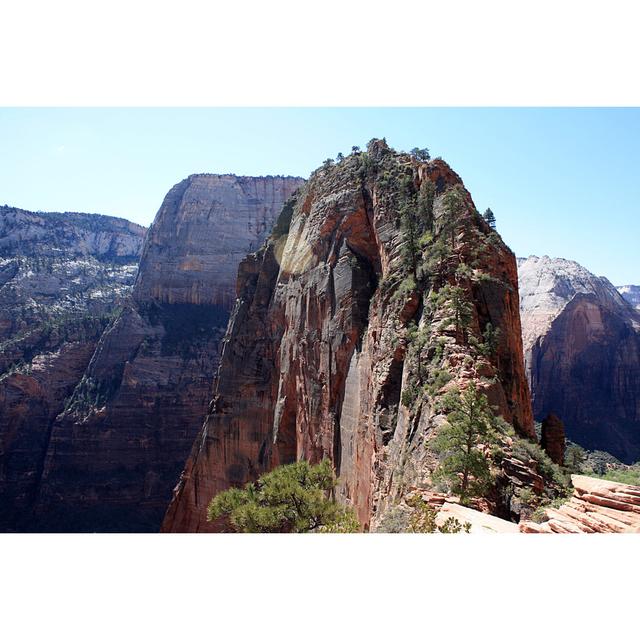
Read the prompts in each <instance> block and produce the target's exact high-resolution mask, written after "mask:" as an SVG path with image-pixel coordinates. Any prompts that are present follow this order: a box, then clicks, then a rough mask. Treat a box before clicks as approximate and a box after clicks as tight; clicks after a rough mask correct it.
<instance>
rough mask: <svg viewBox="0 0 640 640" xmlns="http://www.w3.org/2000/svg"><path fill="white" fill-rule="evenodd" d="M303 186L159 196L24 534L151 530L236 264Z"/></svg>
mask: <svg viewBox="0 0 640 640" xmlns="http://www.w3.org/2000/svg"><path fill="white" fill-rule="evenodd" d="M303 182H304V181H303V180H301V179H299V178H287V177H264V178H248V177H237V176H232V175H209V174H203V175H193V176H190V177H189V178H187V179H186V180H183V181H182V182H180V183H179V184H177V185H176V186H175V187H173V189H171V191H169V193H168V194H167V196H166V198H165V199H164V202H163V204H162V206H161V207H160V210H159V211H158V214H157V216H156V219H155V221H154V223H153V225H152V226H151V227H150V229H149V231H148V233H147V236H146V240H145V244H144V248H143V252H142V258H141V260H140V267H139V270H138V276H137V280H136V282H135V285H134V288H133V291H132V294H131V296H130V297H129V298H128V299H127V300H126V302H125V304H124V305H123V307H122V309H121V311H120V313H119V315H118V317H117V318H116V319H115V320H114V321H113V322H112V323H111V324H110V326H109V327H108V328H107V330H106V331H105V332H104V333H103V334H102V336H101V337H100V340H99V343H98V345H97V348H96V349H95V352H94V353H93V355H92V356H91V361H90V363H89V365H88V367H87V368H86V371H85V372H84V375H83V378H82V380H81V382H80V383H79V384H78V385H77V387H76V388H75V390H74V392H73V395H72V396H71V398H70V399H69V401H68V403H67V408H66V410H65V411H64V412H63V413H62V414H61V415H59V416H58V418H57V419H56V421H55V423H54V424H53V427H52V430H51V435H50V439H49V443H48V447H47V451H46V456H45V458H44V461H43V464H42V473H41V478H40V481H39V486H38V492H37V495H36V498H35V502H34V505H33V509H32V511H31V513H30V514H29V518H28V520H27V521H26V522H25V523H24V524H23V528H24V529H26V530H32V531H157V530H158V529H159V527H160V523H161V520H162V516H163V514H164V512H165V510H166V508H167V504H168V502H169V499H170V496H171V490H172V488H173V487H174V485H175V484H176V481H177V479H178V476H179V473H180V470H181V468H182V466H183V464H184V461H185V459H186V457H187V455H188V453H189V450H190V447H191V444H192V442H193V439H194V437H195V435H196V434H197V432H198V430H199V428H200V427H201V425H202V421H203V419H204V416H205V415H206V411H207V406H208V403H209V401H210V398H211V384H212V379H213V377H214V373H215V371H216V368H217V365H218V356H219V351H220V345H221V340H222V337H223V336H224V332H225V328H226V325H227V320H228V317H229V312H230V310H231V307H232V304H233V301H234V299H235V291H234V288H235V280H236V274H237V268H238V263H239V262H240V259H241V258H242V257H244V256H245V255H246V254H247V252H248V251H250V250H252V249H255V248H256V247H257V246H259V245H260V244H261V243H262V241H263V240H264V238H265V237H266V235H267V232H268V231H269V230H270V228H271V226H272V224H273V221H274V219H275V218H276V216H277V215H278V213H279V212H280V210H281V209H282V206H283V204H284V203H285V201H286V200H287V199H288V198H289V197H290V196H291V194H292V193H293V192H294V191H295V190H296V189H297V188H298V187H300V186H301V185H302V184H303Z"/></svg>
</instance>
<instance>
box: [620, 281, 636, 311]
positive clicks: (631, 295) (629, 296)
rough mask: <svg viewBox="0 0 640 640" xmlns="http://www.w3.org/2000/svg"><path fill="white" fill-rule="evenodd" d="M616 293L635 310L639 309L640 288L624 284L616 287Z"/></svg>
mask: <svg viewBox="0 0 640 640" xmlns="http://www.w3.org/2000/svg"><path fill="white" fill-rule="evenodd" d="M616 288H617V289H618V293H619V294H620V295H621V296H622V297H623V298H624V299H625V300H626V301H627V302H628V303H629V304H630V305H631V306H632V307H634V308H635V309H640V287H639V286H638V285H635V284H625V285H623V286H621V287H616Z"/></svg>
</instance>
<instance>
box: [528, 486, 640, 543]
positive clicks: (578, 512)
mask: <svg viewBox="0 0 640 640" xmlns="http://www.w3.org/2000/svg"><path fill="white" fill-rule="evenodd" d="M571 481H572V483H573V486H574V493H573V496H572V497H571V499H570V500H568V501H567V502H565V503H564V504H562V505H561V506H560V507H558V508H557V509H554V508H547V509H546V510H545V518H546V520H545V521H544V522H541V523H536V522H530V521H526V522H521V523H520V531H522V532H524V533H640V487H637V486H634V485H628V484H623V483H620V482H612V481H610V480H602V479H600V478H590V477H587V476H578V475H574V476H571Z"/></svg>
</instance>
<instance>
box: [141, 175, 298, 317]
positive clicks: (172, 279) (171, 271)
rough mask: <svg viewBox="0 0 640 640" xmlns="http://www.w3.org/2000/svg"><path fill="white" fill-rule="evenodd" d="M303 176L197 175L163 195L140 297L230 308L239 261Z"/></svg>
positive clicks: (145, 261) (265, 230) (149, 242)
mask: <svg viewBox="0 0 640 640" xmlns="http://www.w3.org/2000/svg"><path fill="white" fill-rule="evenodd" d="M303 183H304V180H302V179H301V178H290V177H289V178H285V177H272V176H269V177H265V178H249V177H238V176H233V175H211V174H204V175H194V176H190V177H189V178H187V179H186V180H183V181H182V182H180V183H179V184H177V185H176V186H175V187H173V189H171V191H170V192H169V193H168V194H167V197H166V198H165V201H164V202H163V204H162V207H160V210H159V211H158V215H157V216H156V220H155V222H154V223H153V225H152V226H151V228H150V229H149V234H148V236H147V241H146V243H145V247H144V254H143V258H142V268H141V269H140V273H139V276H138V281H137V282H136V287H135V294H134V295H135V298H136V300H139V301H145V300H155V301H156V302H159V303H168V304H177V303H186V304H196V305H201V304H215V305H220V306H223V307H226V308H229V309H230V308H231V307H232V306H233V303H234V301H235V298H236V291H235V282H236V272H237V269H238V264H239V263H240V260H242V259H243V258H244V257H245V256H246V255H247V253H248V252H251V251H255V250H257V249H258V248H259V247H260V245H261V244H262V241H263V240H264V238H265V237H266V235H267V233H269V231H271V227H272V226H273V223H274V222H275V219H276V217H277V216H278V214H279V213H280V209H282V205H283V204H284V202H285V200H287V198H289V197H290V196H291V194H292V193H293V191H295V190H296V189H297V188H298V187H300V186H302V184H303Z"/></svg>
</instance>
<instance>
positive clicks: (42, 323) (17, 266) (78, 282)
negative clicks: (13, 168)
mask: <svg viewBox="0 0 640 640" xmlns="http://www.w3.org/2000/svg"><path fill="white" fill-rule="evenodd" d="M144 234H145V229H144V228H143V227H140V226H138V225H136V224H133V223H131V222H128V221H126V220H122V219H120V218H112V217H109V216H101V215H93V214H85V213H41V212H38V213H33V212H30V211H25V210H22V209H16V208H14V207H7V206H4V207H0V530H4V529H12V528H14V527H15V524H16V518H18V517H19V515H20V514H22V513H23V511H24V510H25V508H26V506H27V505H28V504H30V503H31V502H32V501H33V499H34V495H35V492H36V490H37V479H38V477H39V474H40V473H41V470H42V464H43V459H44V455H45V451H46V449H47V446H48V442H49V437H50V428H51V425H52V423H53V420H54V419H55V417H56V416H57V415H58V414H59V413H60V412H61V411H62V410H63V409H64V402H65V400H66V399H67V398H68V396H69V395H70V394H71V392H72V391H73V389H74V387H75V386H76V385H77V384H78V382H79V381H80V379H81V377H82V375H83V372H84V369H85V368H86V366H87V365H88V363H89V360H90V358H91V355H92V353H93V350H94V349H95V347H96V344H97V342H98V339H99V337H100V335H101V334H102V332H103V330H104V329H105V327H106V326H107V325H108V323H109V321H110V319H111V318H112V316H113V314H114V312H115V310H116V309H117V308H118V307H119V305H120V304H121V301H122V300H123V299H124V297H125V296H126V294H127V292H128V291H129V290H130V288H131V286H132V284H133V281H134V279H135V276H136V272H137V263H138V259H139V256H140V251H141V247H142V242H143V238H144Z"/></svg>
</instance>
